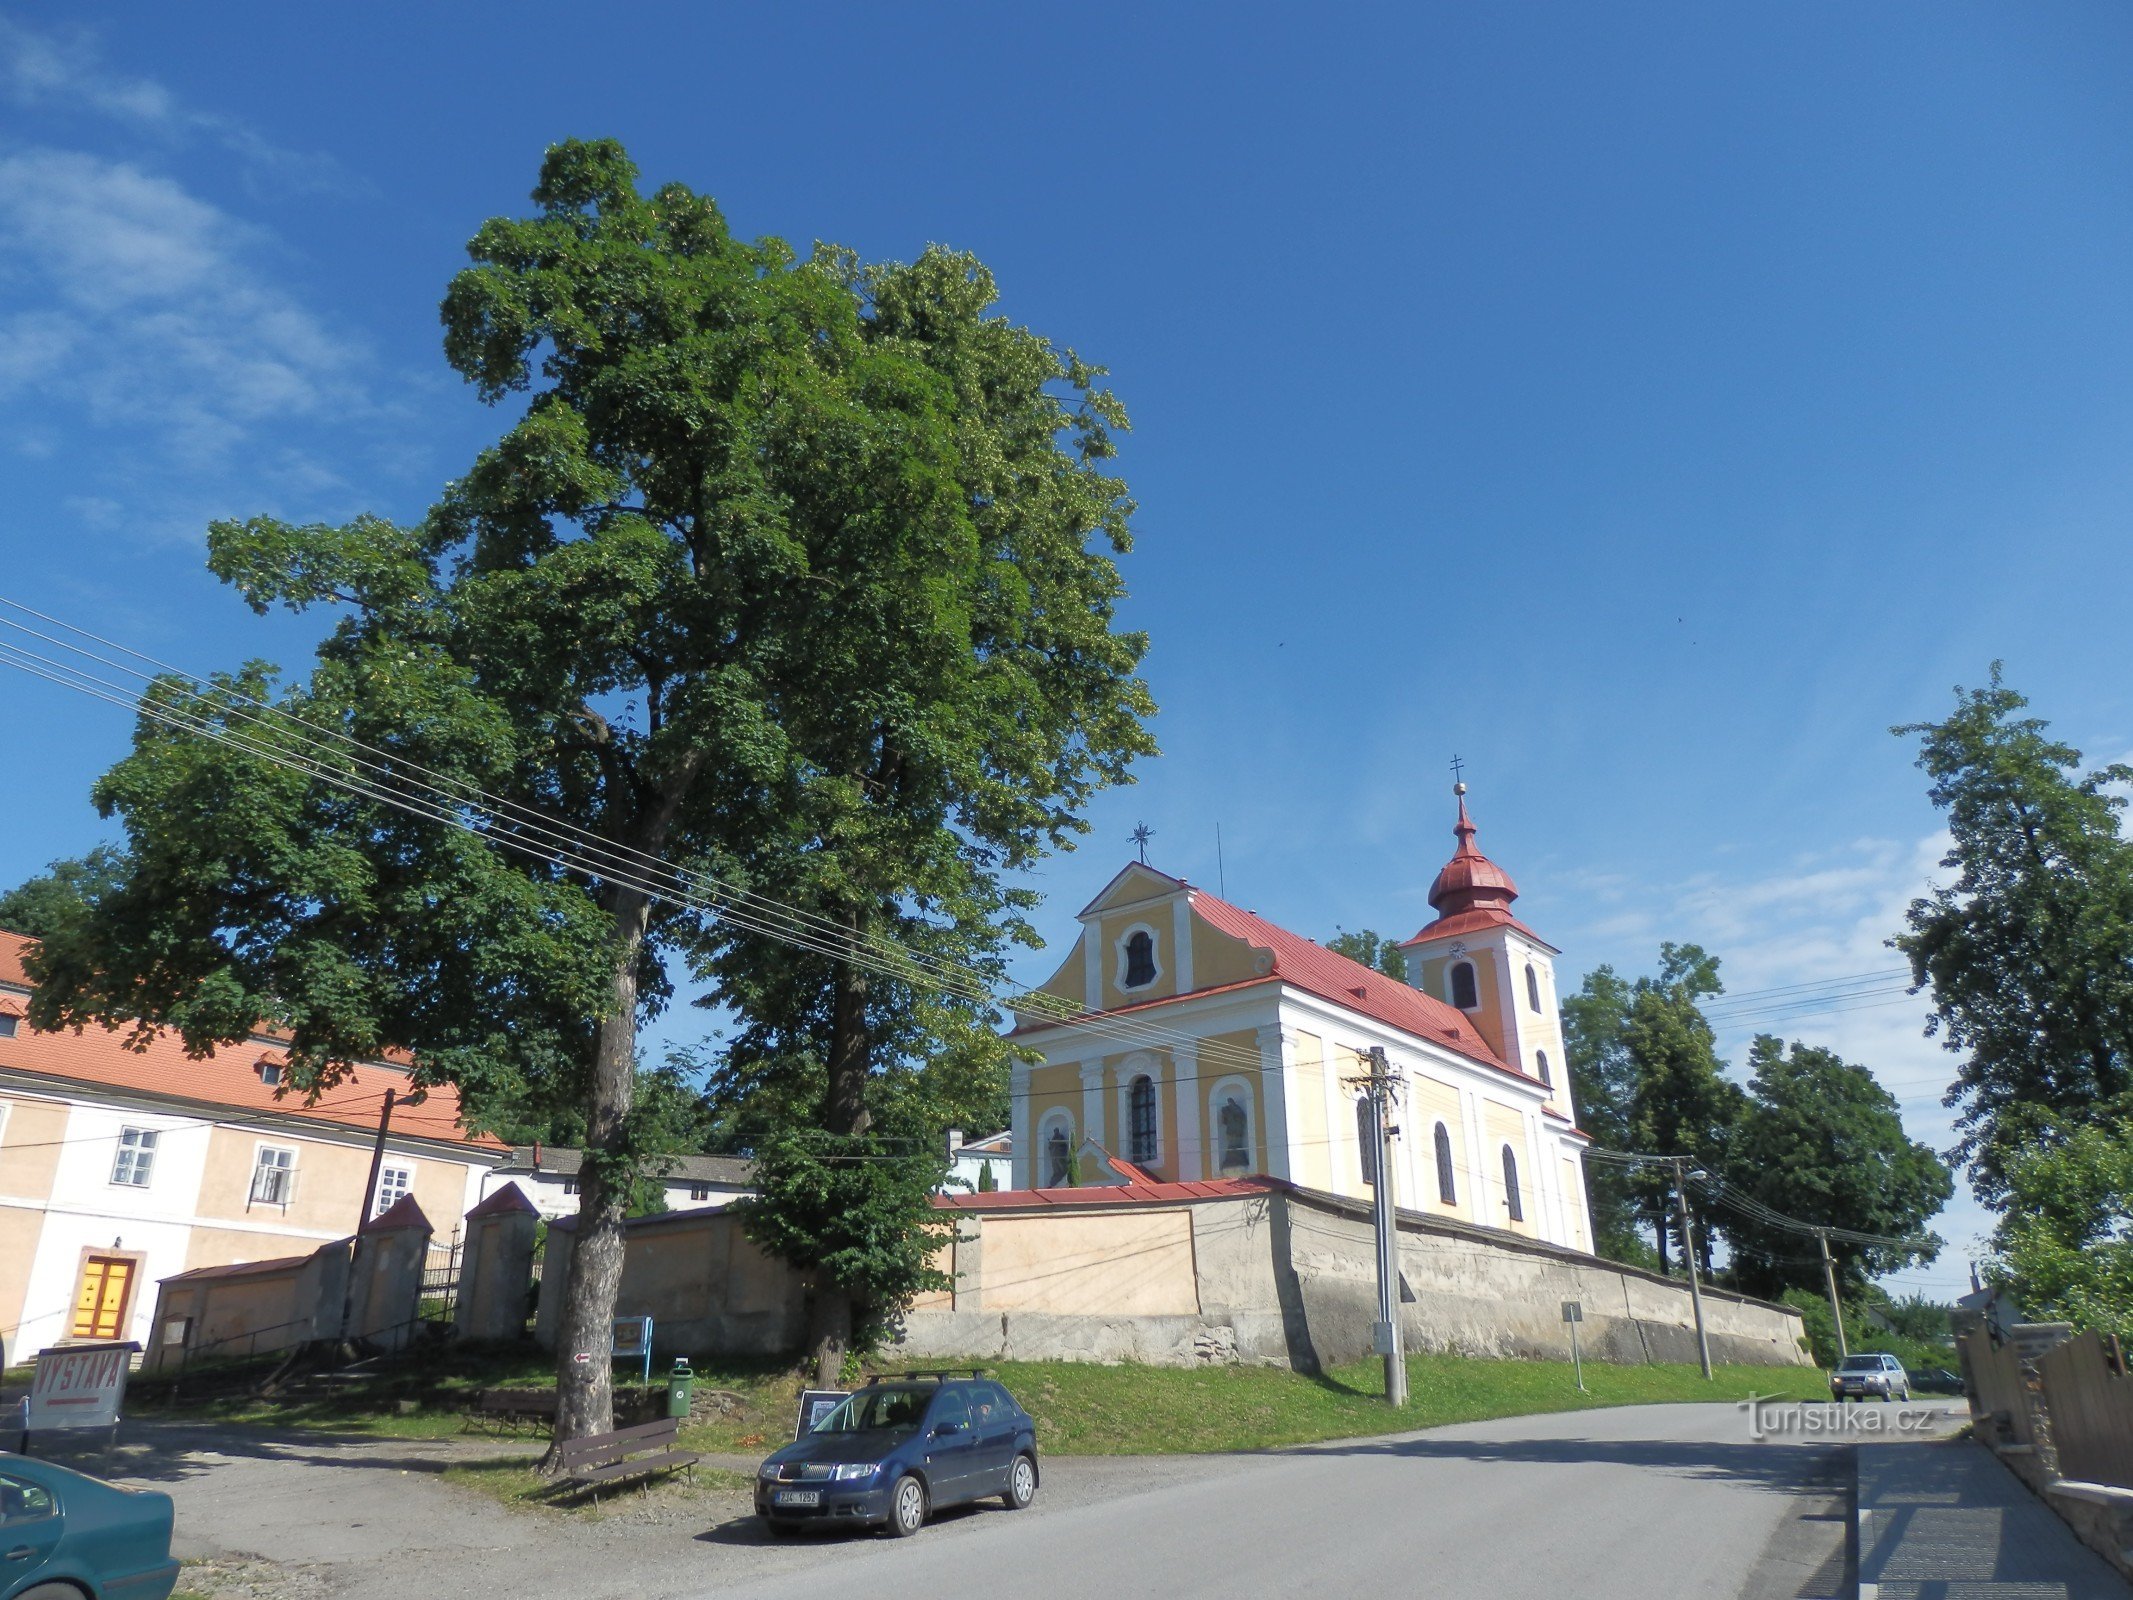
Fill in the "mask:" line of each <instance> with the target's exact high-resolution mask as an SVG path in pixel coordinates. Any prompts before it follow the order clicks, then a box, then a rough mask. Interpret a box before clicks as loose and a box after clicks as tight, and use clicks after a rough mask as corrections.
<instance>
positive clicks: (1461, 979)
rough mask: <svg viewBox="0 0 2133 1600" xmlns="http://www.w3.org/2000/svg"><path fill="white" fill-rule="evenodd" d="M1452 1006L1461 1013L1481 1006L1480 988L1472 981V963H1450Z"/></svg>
mask: <svg viewBox="0 0 2133 1600" xmlns="http://www.w3.org/2000/svg"><path fill="white" fill-rule="evenodd" d="M1452 1004H1453V1005H1455V1006H1457V1007H1458V1008H1459V1009H1460V1010H1461V1011H1472V1010H1474V1009H1475V1008H1476V1007H1477V1006H1479V1005H1480V1004H1481V986H1480V985H1479V984H1477V983H1476V982H1475V981H1474V963H1473V962H1471V961H1455V962H1453V963H1452Z"/></svg>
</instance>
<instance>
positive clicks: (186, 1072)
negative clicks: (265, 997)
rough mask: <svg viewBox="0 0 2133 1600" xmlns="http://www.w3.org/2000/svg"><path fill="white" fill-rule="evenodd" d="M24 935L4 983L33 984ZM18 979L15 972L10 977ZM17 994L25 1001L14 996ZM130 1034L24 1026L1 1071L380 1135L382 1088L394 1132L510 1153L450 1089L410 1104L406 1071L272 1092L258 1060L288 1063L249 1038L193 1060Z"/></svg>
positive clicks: (2, 1058)
mask: <svg viewBox="0 0 2133 1600" xmlns="http://www.w3.org/2000/svg"><path fill="white" fill-rule="evenodd" d="M28 942H29V941H27V940H26V939H24V938H23V937H22V936H21V935H20V934H14V933H0V982H4V983H14V984H18V985H24V986H27V980H26V979H25V978H23V977H22V975H21V974H22V946H23V945H24V944H26V943H28ZM11 974H12V976H11ZM14 998H19V997H14ZM129 1038H130V1031H129V1030H125V1029H119V1028H100V1027H89V1028H84V1029H82V1030H80V1031H79V1032H76V1031H74V1030H71V1029H67V1030H62V1031H60V1032H58V1033H47V1032H45V1031H43V1030H42V1029H38V1028H20V1029H18V1030H17V1031H16V1033H15V1035H14V1037H12V1038H0V1068H7V1069H10V1070H13V1071H17V1072H27V1073H35V1074H37V1075H39V1076H41V1077H48V1078H52V1079H55V1080H57V1082H58V1083H59V1084H62V1085H65V1084H84V1085H96V1086H99V1087H102V1088H107V1089H121V1090H133V1091H135V1092H138V1093H143V1094H153V1095H162V1096H167V1097H168V1098H171V1099H174V1100H189V1101H192V1102H193V1103H195V1104H197V1105H199V1106H201V1107H202V1108H203V1109H207V1110H222V1111H238V1112H246V1113H250V1114H253V1115H259V1114H267V1115H273V1116H283V1117H296V1118H309V1119H312V1120H316V1121H319V1122H331V1123H335V1124H338V1125H340V1126H343V1127H350V1128H363V1129H366V1130H368V1129H375V1128H376V1127H377V1125H378V1111H379V1108H380V1107H381V1105H382V1104H383V1102H384V1091H385V1090H386V1089H387V1088H388V1087H390V1088H392V1089H394V1090H395V1091H397V1092H398V1093H399V1094H400V1095H401V1096H402V1097H403V1098H401V1099H400V1100H399V1102H398V1103H397V1104H395V1105H394V1106H393V1122H392V1131H393V1132H394V1133H396V1134H402V1135H404V1136H406V1137H408V1138H414V1139H441V1140H445V1141H448V1142H450V1143H452V1144H466V1145H473V1146H476V1147H478V1148H480V1149H483V1150H507V1149H509V1148H510V1147H509V1146H508V1145H506V1144H505V1143H504V1142H503V1141H502V1140H501V1139H498V1138H496V1137H494V1136H493V1135H491V1134H486V1133H484V1134H469V1133H468V1132H467V1131H466V1129H465V1128H464V1127H463V1126H461V1123H460V1103H459V1091H458V1090H457V1089H455V1088H453V1087H452V1086H451V1085H450V1084H438V1085H435V1086H434V1087H432V1088H431V1089H429V1090H428V1092H427V1093H426V1094H425V1095H424V1097H423V1099H422V1101H421V1103H420V1104H410V1103H409V1102H408V1101H407V1099H405V1098H404V1097H405V1096H406V1095H407V1093H408V1081H407V1073H406V1071H405V1070H403V1069H401V1068H399V1067H396V1066H387V1065H383V1064H377V1063H365V1064H363V1065H361V1066H358V1067H357V1068H356V1069H355V1070H354V1071H352V1072H351V1073H349V1075H348V1076H347V1077H345V1078H343V1079H342V1080H341V1081H340V1083H339V1084H337V1085H335V1086H334V1087H333V1088H331V1089H327V1090H324V1091H322V1092H321V1093H320V1094H319V1095H318V1097H317V1098H316V1099H315V1100H313V1099H310V1098H308V1097H306V1096H305V1095H304V1094H302V1093H301V1092H300V1091H298V1090H295V1089H289V1090H287V1091H285V1092H284V1093H281V1094H276V1092H275V1091H274V1089H272V1088H271V1087H269V1086H268V1085H267V1084H265V1083H264V1082H262V1081H261V1080H260V1076H259V1063H260V1061H261V1060H263V1059H264V1060H273V1061H279V1060H281V1059H283V1058H282V1057H281V1056H280V1053H279V1052H278V1051H277V1050H275V1049H274V1047H273V1045H272V1043H271V1042H270V1041H262V1040H257V1039H254V1040H248V1041H245V1042H244V1043H241V1044H235V1045H230V1046H227V1047H226V1048H224V1049H221V1050H217V1051H214V1052H213V1053H211V1054H209V1055H206V1056H202V1057H200V1058H198V1059H195V1058H194V1057H192V1056H189V1055H187V1054H186V1053H185V1045H184V1042H183V1041H182V1040H181V1039H179V1038H178V1036H177V1035H176V1034H174V1033H158V1034H156V1035H154V1036H153V1037H152V1038H150V1040H149V1041H148V1046H147V1048H146V1049H144V1050H136V1049H134V1048H133V1047H132V1045H131V1044H130V1043H129Z"/></svg>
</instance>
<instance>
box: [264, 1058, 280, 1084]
mask: <svg viewBox="0 0 2133 1600" xmlns="http://www.w3.org/2000/svg"><path fill="white" fill-rule="evenodd" d="M281 1075H282V1065H281V1063H280V1062H278V1061H268V1060H266V1059H265V1058H264V1057H262V1058H261V1060H260V1063H259V1081H260V1082H261V1083H263V1084H265V1085H266V1086H267V1087H268V1088H269V1089H279V1088H280V1087H281Z"/></svg>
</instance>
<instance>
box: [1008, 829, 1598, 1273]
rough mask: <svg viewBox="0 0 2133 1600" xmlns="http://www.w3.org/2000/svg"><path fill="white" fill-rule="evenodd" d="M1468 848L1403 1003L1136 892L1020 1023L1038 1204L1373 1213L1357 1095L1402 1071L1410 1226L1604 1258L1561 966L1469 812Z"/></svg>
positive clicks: (1226, 912)
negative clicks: (1279, 1200)
mask: <svg viewBox="0 0 2133 1600" xmlns="http://www.w3.org/2000/svg"><path fill="white" fill-rule="evenodd" d="M1460 793H1461V794H1462V796H1463V794H1464V789H1463V788H1462V789H1461V791H1460ZM1453 832H1454V837H1455V840H1456V847H1455V849H1454V852H1453V855H1452V858H1451V859H1450V860H1449V861H1448V862H1447V863H1446V864H1445V867H1444V869H1443V871H1442V872H1440V873H1439V874H1438V877H1437V881H1436V883H1435V885H1434V886H1433V887H1432V889H1431V891H1430V903H1431V905H1432V906H1433V907H1435V908H1436V910H1437V912H1438V917H1437V920H1436V921H1435V922H1433V923H1432V924H1430V926H1429V927H1427V928H1425V929H1423V930H1422V931H1421V932H1420V933H1418V934H1416V935H1415V937H1414V938H1413V939H1411V940H1409V941H1407V943H1406V944H1405V945H1403V946H1402V947H1401V949H1402V951H1403V952H1404V953H1405V956H1406V959H1407V964H1408V979H1407V981H1405V982H1402V981H1401V980H1400V979H1398V978H1394V977H1389V976H1387V975H1386V974H1384V973H1382V972H1378V971H1375V970H1373V969H1372V968H1370V967H1366V966H1363V965H1361V964H1360V963H1358V962H1355V961H1351V960H1349V959H1348V958H1347V957H1345V956H1342V955H1339V954H1337V953H1336V952H1334V951H1332V950H1329V949H1327V948H1326V947H1325V946H1323V945H1320V944H1317V943H1315V942H1314V941H1312V940H1310V939H1307V938H1304V937H1303V936H1301V935H1300V934H1295V933H1291V932H1290V931H1289V930H1288V929H1286V928H1283V927H1280V926H1279V925H1277V924H1276V923H1273V922H1271V921H1269V920H1267V919H1266V918H1264V917H1262V916H1260V915H1259V914H1258V913H1257V912H1254V911H1248V910H1245V909H1243V908H1241V907H1238V906H1235V905H1232V904H1230V903H1229V902H1228V901H1227V900H1224V899H1222V898H1221V897H1219V896H1217V895H1213V894H1210V893H1209V892H1208V891H1207V890H1205V889H1203V888H1199V887H1197V886H1196V885H1194V884H1191V883H1187V882H1186V881H1185V880H1183V879H1181V878H1174V877H1171V876H1170V875H1168V874H1166V873H1163V872H1159V871H1157V870H1156V869H1155V868H1153V867H1150V866H1148V865H1147V864H1146V863H1144V862H1133V863H1131V864H1129V865H1127V866H1126V867H1125V868H1124V869H1122V870H1121V871H1120V872H1119V874H1118V875H1117V876H1116V877H1115V878H1113V879H1112V880H1111V882H1110V883H1109V884H1108V885H1107V886H1106V887H1105V888H1104V890H1103V892H1102V893H1101V894H1099V895H1098V896H1097V897H1096V898H1095V899H1094V900H1093V901H1091V902H1090V903H1089V905H1088V906H1086V907H1085V908H1083V910H1082V911H1081V912H1080V914H1079V921H1080V923H1081V930H1080V933H1079V935H1078V937H1077V938H1076V940H1075V942H1074V946H1073V948H1072V950H1071V951H1070V952H1069V953H1068V955H1067V957H1066V959H1065V961H1064V962H1062V964H1061V965H1060V967H1059V969H1058V971H1057V972H1056V973H1054V974H1053V976H1052V977H1051V978H1050V979H1049V980H1047V981H1046V982H1045V983H1044V984H1043V985H1042V986H1041V988H1040V989H1039V991H1038V996H1039V997H1040V998H1033V999H1032V1001H1031V1002H1030V1003H1028V1004H1026V1005H1023V1006H1019V1007H1017V1009H1016V1026H1015V1032H1014V1037H1015V1039H1016V1042H1017V1043H1020V1044H1024V1045H1027V1046H1029V1047H1031V1048H1032V1049H1033V1050H1035V1051H1036V1052H1038V1054H1039V1055H1040V1056H1041V1060H1040V1061H1038V1062H1037V1063H1035V1064H1023V1065H1018V1066H1017V1067H1016V1068H1015V1069H1014V1083H1013V1107H1014V1127H1013V1130H1012V1140H1011V1145H1012V1150H1013V1171H1014V1182H1013V1189H1014V1190H1015V1191H1018V1192H1023V1193H1022V1194H1021V1198H1022V1200H1024V1201H1027V1200H1028V1198H1029V1196H1028V1194H1027V1193H1026V1191H1030V1190H1039V1191H1052V1190H1060V1191H1065V1190H1068V1189H1071V1188H1075V1187H1082V1186H1092V1187H1099V1188H1109V1189H1114V1190H1115V1189H1117V1188H1120V1187H1122V1188H1124V1189H1125V1190H1127V1191H1129V1192H1135V1191H1142V1190H1156V1189H1167V1188H1168V1186H1174V1185H1179V1184H1201V1183H1208V1182H1224V1181H1229V1180H1249V1179H1252V1178H1255V1177H1267V1178H1274V1179H1278V1180H1281V1181H1283V1182H1287V1183H1293V1184H1297V1185H1300V1186H1302V1187H1304V1188H1308V1189H1315V1190H1319V1191H1322V1192H1325V1193H1330V1194H1336V1195H1348V1196H1352V1197H1357V1198H1362V1197H1367V1196H1368V1195H1369V1194H1370V1193H1371V1184H1370V1182H1369V1180H1368V1179H1367V1178H1366V1176H1365V1145H1364V1140H1363V1138H1362V1136H1361V1127H1362V1122H1361V1117H1360V1115H1359V1111H1358V1104H1359V1101H1360V1098H1361V1096H1360V1093H1359V1090H1358V1089H1357V1087H1356V1086H1355V1084H1354V1082H1353V1080H1354V1079H1355V1078H1356V1077H1357V1076H1358V1075H1359V1073H1360V1072H1361V1071H1362V1062H1363V1060H1364V1058H1365V1056H1366V1054H1367V1052H1369V1051H1370V1050H1372V1049H1382V1050H1383V1051H1384V1052H1385V1054H1386V1057H1387V1059H1388V1061H1389V1062H1390V1064H1391V1065H1392V1067H1393V1069H1394V1070H1395V1072H1396V1073H1398V1074H1399V1081H1400V1090H1401V1093H1400V1108H1399V1129H1398V1134H1397V1136H1396V1138H1395V1140H1394V1144H1393V1174H1392V1176H1393V1185H1394V1190H1395V1194H1396V1198H1397V1201H1398V1203H1399V1204H1400V1205H1401V1206H1404V1207H1407V1208H1409V1209H1412V1210H1416V1211H1421V1212H1425V1213H1430V1214H1435V1215H1439V1216H1444V1217H1449V1218H1454V1219H1457V1220H1459V1221H1462V1222H1468V1223H1474V1224H1479V1225H1481V1226H1484V1227H1492V1228H1500V1229H1503V1230H1505V1231H1507V1232H1510V1233H1514V1234H1519V1235H1522V1236H1524V1237H1527V1238H1532V1239H1539V1240H1543V1241H1546V1242H1548V1243H1551V1244H1556V1245H1561V1246H1565V1247H1568V1248H1570V1249H1575V1250H1586V1251H1589V1250H1590V1249H1591V1248H1592V1229H1591V1221H1590V1216H1591V1213H1590V1209H1589V1202H1588V1197H1587V1193H1586V1187H1585V1168H1584V1151H1585V1146H1586V1144H1587V1143H1588V1142H1589V1141H1588V1140H1587V1139H1586V1137H1585V1135H1584V1134H1582V1133H1580V1132H1579V1131H1578V1128H1577V1123H1576V1108H1575V1107H1574V1105H1573V1104H1572V1101H1571V1094H1570V1083H1569V1076H1568V1074H1567V1072H1565V1071H1564V1070H1563V1065H1562V1023H1561V1019H1560V1016H1559V1014H1558V1012H1557V1009H1556V998H1555V981H1554V965H1553V963H1554V957H1555V955H1556V954H1557V952H1556V951H1555V949H1554V948H1553V947H1552V946H1550V945H1548V944H1547V943H1546V942H1545V941H1543V940H1542V939H1541V938H1540V937H1539V936H1538V935H1537V934H1535V933H1533V932H1532V930H1531V929H1529V928H1527V927H1526V926H1525V924H1524V923H1522V922H1520V921H1519V920H1518V919H1517V918H1516V917H1515V916H1513V915H1512V914H1511V911H1510V906H1511V902H1512V901H1513V900H1515V899H1516V898H1517V896H1518V890H1517V887H1516V885H1514V884H1513V883H1512V881H1511V878H1510V875H1509V874H1508V873H1506V872H1504V871H1503V869H1502V868H1500V867H1498V866H1497V865H1496V864H1495V863H1494V862H1492V861H1490V860H1489V859H1488V858H1487V857H1486V856H1484V855H1482V854H1481V852H1480V851H1479V849H1478V848H1476V847H1475V843H1474V836H1475V829H1474V825H1473V822H1472V821H1471V819H1470V818H1469V817H1468V816H1467V812H1466V805H1465V801H1464V799H1463V798H1462V799H1461V801H1460V803H1459V811H1458V822H1457V824H1456V826H1455V827H1454V830H1453ZM1047 1001H1049V1002H1051V1003H1049V1004H1048V1003H1047ZM1127 1174H1130V1176H1128V1175H1127Z"/></svg>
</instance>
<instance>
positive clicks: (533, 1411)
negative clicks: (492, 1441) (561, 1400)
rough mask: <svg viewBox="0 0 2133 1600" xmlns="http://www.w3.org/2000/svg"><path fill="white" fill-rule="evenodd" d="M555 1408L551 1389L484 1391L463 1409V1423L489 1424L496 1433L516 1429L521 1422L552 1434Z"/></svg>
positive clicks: (553, 1392)
mask: <svg viewBox="0 0 2133 1600" xmlns="http://www.w3.org/2000/svg"><path fill="white" fill-rule="evenodd" d="M555 1404H556V1401H555V1391H554V1390H553V1389H484V1390H482V1391H481V1393H480V1394H478V1395H476V1396H475V1397H474V1403H473V1405H471V1406H469V1407H468V1408H467V1421H468V1422H469V1423H470V1424H472V1423H481V1422H493V1423H494V1424H495V1425H496V1428H497V1431H498V1432H499V1433H501V1432H502V1431H503V1430H504V1429H505V1428H506V1427H510V1428H513V1429H516V1428H517V1426H518V1425H519V1424H520V1423H521V1422H531V1423H534V1424H536V1425H538V1426H541V1427H545V1428H547V1429H548V1431H549V1432H551V1433H553V1432H554V1431H555Z"/></svg>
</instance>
